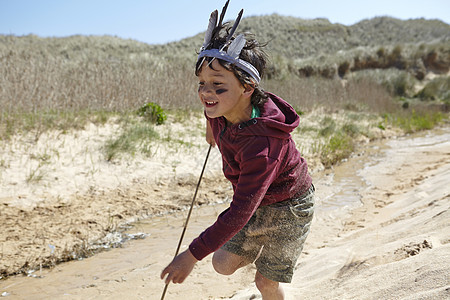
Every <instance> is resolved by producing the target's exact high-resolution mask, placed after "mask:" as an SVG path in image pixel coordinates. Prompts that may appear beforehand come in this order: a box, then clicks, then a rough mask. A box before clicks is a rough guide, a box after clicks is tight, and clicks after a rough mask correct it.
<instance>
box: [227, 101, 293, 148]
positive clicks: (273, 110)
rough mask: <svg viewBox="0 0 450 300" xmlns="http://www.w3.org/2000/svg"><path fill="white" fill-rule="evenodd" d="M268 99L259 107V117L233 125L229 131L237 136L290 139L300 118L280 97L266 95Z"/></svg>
mask: <svg viewBox="0 0 450 300" xmlns="http://www.w3.org/2000/svg"><path fill="white" fill-rule="evenodd" d="M267 95H269V99H268V100H267V102H266V103H264V105H263V107H260V111H261V116H260V117H258V118H254V119H251V120H249V121H247V122H244V123H240V124H235V125H233V126H232V127H231V128H230V129H231V131H235V132H234V133H235V134H238V135H241V136H242V135H252V136H255V135H259V136H268V137H275V138H281V139H288V138H290V133H291V132H292V131H293V130H294V129H295V128H296V127H297V126H298V125H299V122H300V117H299V116H298V114H297V113H296V112H295V110H294V108H293V107H292V106H291V105H290V104H289V103H287V102H286V101H284V100H283V99H281V98H280V97H278V96H276V95H274V94H272V93H267Z"/></svg>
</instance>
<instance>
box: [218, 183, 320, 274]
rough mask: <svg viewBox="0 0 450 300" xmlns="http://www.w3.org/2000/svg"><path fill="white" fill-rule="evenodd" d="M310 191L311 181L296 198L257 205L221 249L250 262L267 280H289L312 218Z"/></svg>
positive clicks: (312, 194) (311, 196) (312, 198)
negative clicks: (252, 213) (306, 188)
mask: <svg viewBox="0 0 450 300" xmlns="http://www.w3.org/2000/svg"><path fill="white" fill-rule="evenodd" d="M314 191H315V190H314V186H313V185H312V186H311V188H310V189H309V190H308V191H307V192H306V193H305V194H303V195H302V196H301V197H299V198H296V199H290V200H286V201H283V202H279V203H275V204H272V205H267V206H261V207H259V208H258V209H257V210H256V212H255V214H254V215H253V216H252V218H251V219H250V220H249V221H248V223H247V225H245V226H244V228H242V230H241V231H239V232H238V233H237V234H236V235H235V236H234V237H233V238H232V239H231V240H229V241H228V242H227V243H226V244H225V245H223V246H222V249H223V250H226V251H228V252H231V253H234V254H237V255H239V256H243V257H245V258H246V259H247V260H248V261H250V262H254V263H255V265H256V268H257V270H258V271H259V272H260V273H261V274H262V275H263V276H264V277H266V278H268V279H270V280H273V281H277V282H291V281H292V275H293V273H294V267H295V264H296V262H297V259H298V257H299V256H300V253H301V252H302V249H303V244H304V242H305V239H306V237H307V235H308V233H309V227H310V225H311V221H312V218H313V213H314Z"/></svg>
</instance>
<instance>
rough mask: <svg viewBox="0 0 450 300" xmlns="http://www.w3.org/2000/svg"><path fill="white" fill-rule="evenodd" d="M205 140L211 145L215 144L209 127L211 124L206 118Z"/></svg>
mask: <svg viewBox="0 0 450 300" xmlns="http://www.w3.org/2000/svg"><path fill="white" fill-rule="evenodd" d="M206 142H207V143H208V144H210V145H211V146H213V147H214V146H215V145H216V141H215V140H214V135H213V133H212V129H211V124H209V121H208V120H206Z"/></svg>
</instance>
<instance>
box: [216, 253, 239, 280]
mask: <svg viewBox="0 0 450 300" xmlns="http://www.w3.org/2000/svg"><path fill="white" fill-rule="evenodd" d="M212 265H213V267H214V270H216V272H217V273H219V274H222V275H231V274H233V273H234V272H235V271H236V269H237V268H235V266H234V264H233V263H232V262H231V261H230V260H229V259H228V258H227V257H226V256H225V255H221V253H218V252H216V253H214V255H213V258H212Z"/></svg>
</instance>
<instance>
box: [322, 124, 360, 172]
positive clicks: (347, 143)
mask: <svg viewBox="0 0 450 300" xmlns="http://www.w3.org/2000/svg"><path fill="white" fill-rule="evenodd" d="M354 149H355V144H354V142H353V139H352V137H350V136H349V135H347V134H346V133H345V132H343V131H338V132H337V133H335V134H334V135H333V136H331V138H330V139H329V140H328V143H327V144H325V145H324V146H323V147H322V149H321V150H322V151H321V153H320V160H321V162H322V164H323V165H324V166H325V167H330V166H332V165H334V164H336V163H337V162H339V161H341V160H343V159H345V158H348V157H349V156H350V155H351V154H352V152H353V150H354Z"/></svg>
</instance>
